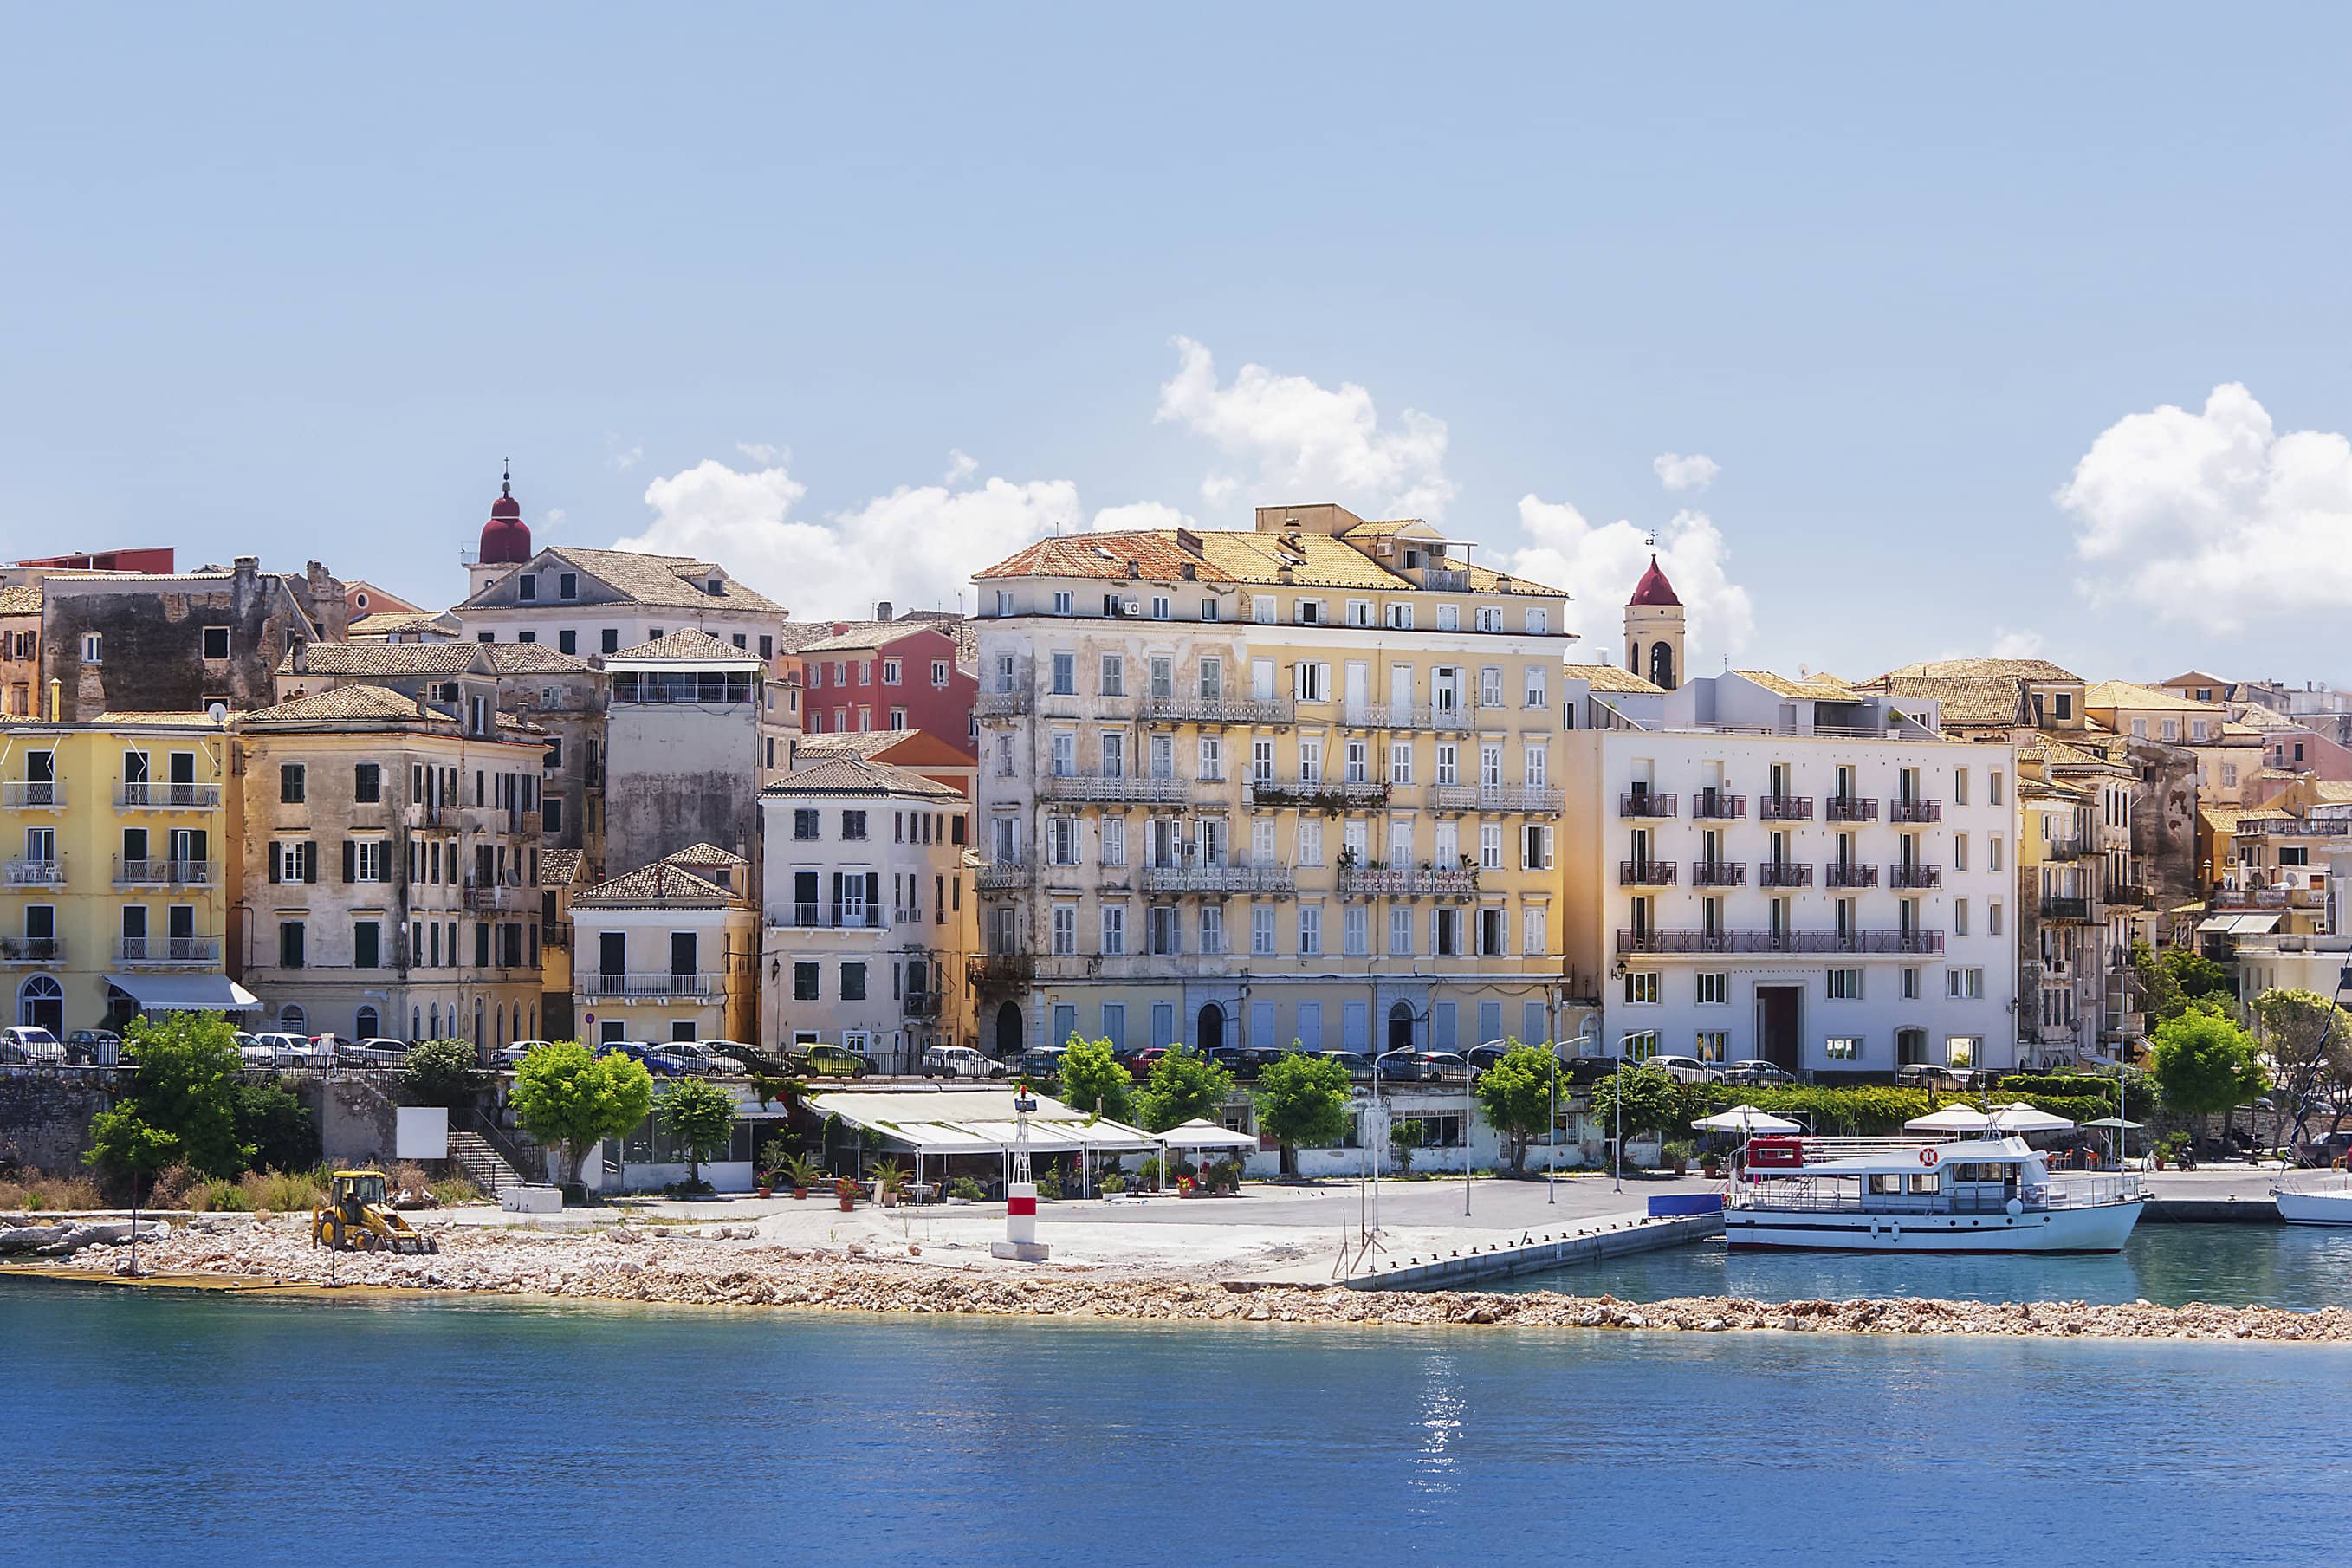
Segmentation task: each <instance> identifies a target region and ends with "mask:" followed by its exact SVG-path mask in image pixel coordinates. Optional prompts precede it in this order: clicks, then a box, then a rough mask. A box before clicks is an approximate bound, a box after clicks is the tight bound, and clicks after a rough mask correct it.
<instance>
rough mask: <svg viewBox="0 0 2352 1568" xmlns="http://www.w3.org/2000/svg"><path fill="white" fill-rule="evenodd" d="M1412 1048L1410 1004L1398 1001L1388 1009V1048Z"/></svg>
mask: <svg viewBox="0 0 2352 1568" xmlns="http://www.w3.org/2000/svg"><path fill="white" fill-rule="evenodd" d="M1389 1049H1391V1050H1392V1051H1402V1050H1410V1049H1412V1003H1410V1002H1400V1003H1398V1004H1397V1005H1395V1006H1393V1007H1391V1008H1390V1009H1389Z"/></svg>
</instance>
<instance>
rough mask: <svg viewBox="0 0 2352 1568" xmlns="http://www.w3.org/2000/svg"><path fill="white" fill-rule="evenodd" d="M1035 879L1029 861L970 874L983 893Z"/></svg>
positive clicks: (991, 866) (999, 862)
mask: <svg viewBox="0 0 2352 1568" xmlns="http://www.w3.org/2000/svg"><path fill="white" fill-rule="evenodd" d="M1036 879H1037V868H1036V866H1035V864H1034V863H1033V862H1031V861H1028V860H991V861H990V862H989V863H988V864H987V865H985V866H982V868H980V869H979V870H978V871H976V872H974V873H973V874H972V886H973V887H974V888H976V889H979V890H980V891H981V892H983V893H1010V892H1014V891H1017V890H1019V889H1023V888H1025V887H1027V886H1028V885H1029V884H1030V883H1032V882H1034V881H1035V880H1036ZM812 907H814V906H812Z"/></svg>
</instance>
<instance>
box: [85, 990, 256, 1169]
mask: <svg viewBox="0 0 2352 1568" xmlns="http://www.w3.org/2000/svg"><path fill="white" fill-rule="evenodd" d="M122 1044H123V1052H124V1054H125V1055H126V1056H128V1057H130V1058H131V1059H132V1060H133V1061H135V1062H136V1063H137V1064H138V1066H137V1068H136V1070H135V1072H134V1074H133V1076H132V1079H131V1092H130V1094H129V1095H127V1096H125V1097H124V1098H123V1099H121V1100H118V1101H117V1102H116V1103H115V1105H114V1107H113V1109H111V1110H102V1111H100V1112H99V1113H98V1115H96V1116H94V1117H92V1118H91V1119H90V1128H89V1131H90V1150H89V1153H88V1154H86V1155H84V1156H83V1158H84V1159H85V1160H87V1161H88V1162H89V1163H91V1164H93V1165H103V1166H109V1167H111V1168H113V1169H115V1170H120V1171H131V1172H134V1173H135V1172H138V1171H142V1170H151V1169H155V1168H157V1167H154V1166H149V1165H143V1164H142V1163H140V1162H141V1161H142V1159H145V1158H147V1157H149V1156H150V1155H152V1153H153V1152H155V1151H156V1150H158V1149H163V1150H165V1151H166V1152H167V1153H166V1157H167V1159H169V1160H184V1161H186V1162H187V1163H188V1164H190V1165H191V1166H193V1167H194V1168H195V1169H196V1170H199V1171H202V1172H203V1173H205V1174H206V1175H208V1176H234V1175H236V1174H238V1173H241V1172H243V1171H244V1170H246V1169H247V1167H248V1166H250V1165H251V1164H252V1163H253V1145H252V1144H250V1143H248V1142H244V1141H243V1140H242V1139H241V1138H239V1137H238V1135H237V1128H236V1090H237V1086H238V1082H239V1079H238V1075H239V1074H240V1073H241V1072H242V1071H243V1070H244V1066H245V1064H244V1061H243V1059H242V1058H240V1057H239V1056H238V1054H237V1048H236V1029H235V1027H233V1026H231V1025H230V1023H229V1022H228V1020H227V1019H226V1018H224V1017H222V1016H220V1015H219V1014H218V1013H167V1014H165V1015H164V1016H163V1017H162V1018H160V1019H157V1018H150V1017H148V1016H145V1015H143V1014H142V1015H141V1016H139V1017H136V1018H133V1019H132V1020H131V1026H130V1028H129V1029H127V1030H126V1031H125V1032H124V1038H123V1042H122Z"/></svg>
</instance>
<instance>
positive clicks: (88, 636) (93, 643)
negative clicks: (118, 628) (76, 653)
mask: <svg viewBox="0 0 2352 1568" xmlns="http://www.w3.org/2000/svg"><path fill="white" fill-rule="evenodd" d="M105 657H106V639H105V638H104V637H100V636H99V635H98V633H96V632H85V633H84V634H82V639H81V661H82V662H83V663H84V664H99V663H102V662H103V661H104V659H105Z"/></svg>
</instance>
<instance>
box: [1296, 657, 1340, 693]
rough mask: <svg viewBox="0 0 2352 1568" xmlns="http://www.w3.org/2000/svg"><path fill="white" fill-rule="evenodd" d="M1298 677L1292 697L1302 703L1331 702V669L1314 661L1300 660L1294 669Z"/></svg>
mask: <svg viewBox="0 0 2352 1568" xmlns="http://www.w3.org/2000/svg"><path fill="white" fill-rule="evenodd" d="M1293 673H1294V675H1295V677H1296V681H1295V686H1294V689H1293V690H1292V692H1291V695H1292V696H1294V697H1296V698H1297V699H1298V700H1299V701H1301V702H1328V701H1329V700H1331V667H1330V666H1329V665H1328V664H1321V663H1318V662H1316V661H1315V660H1312V659H1304V658H1302V659H1300V660H1299V661H1298V663H1297V665H1295V666H1294V667H1293Z"/></svg>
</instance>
